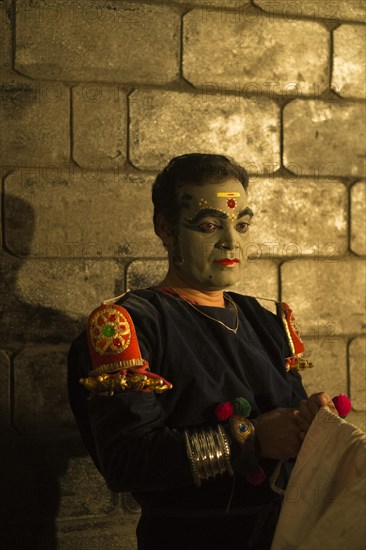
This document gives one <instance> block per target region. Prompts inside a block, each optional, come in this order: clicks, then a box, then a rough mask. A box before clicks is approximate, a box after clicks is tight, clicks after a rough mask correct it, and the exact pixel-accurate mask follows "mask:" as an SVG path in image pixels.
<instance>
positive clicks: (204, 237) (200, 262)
mask: <svg viewBox="0 0 366 550" xmlns="http://www.w3.org/2000/svg"><path fill="white" fill-rule="evenodd" d="M180 198H181V213H180V218H179V226H178V235H177V239H176V240H177V242H178V243H179V254H177V252H178V251H175V254H173V265H174V269H175V271H176V272H177V273H179V275H180V277H181V278H182V279H183V280H184V281H185V282H186V283H187V284H189V285H191V286H192V287H193V288H197V289H198V290H221V289H224V288H226V287H228V286H232V285H233V284H235V283H236V282H237V281H238V280H239V278H240V274H241V268H242V264H243V258H244V255H243V247H244V245H245V244H246V243H247V242H248V239H249V238H248V228H249V224H250V220H251V218H252V215H253V213H252V211H251V210H250V208H249V206H248V196H247V193H246V191H245V190H244V188H243V186H242V184H241V183H240V182H239V181H238V180H235V179H229V180H226V181H224V182H222V183H208V184H206V185H203V186H202V187H198V186H196V185H186V186H185V187H184V189H183V190H182V192H181V197H180ZM178 256H179V260H180V261H179V262H174V257H178Z"/></svg>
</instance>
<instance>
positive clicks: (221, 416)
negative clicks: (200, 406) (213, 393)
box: [215, 401, 234, 422]
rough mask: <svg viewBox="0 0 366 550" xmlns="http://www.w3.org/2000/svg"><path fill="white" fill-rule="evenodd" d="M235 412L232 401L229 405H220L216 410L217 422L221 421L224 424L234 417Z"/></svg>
mask: <svg viewBox="0 0 366 550" xmlns="http://www.w3.org/2000/svg"><path fill="white" fill-rule="evenodd" d="M233 412H234V409H233V406H232V404H231V403H230V401H228V402H227V403H220V404H219V405H217V407H216V409H215V415H216V418H217V420H220V422H224V421H225V420H227V419H228V418H230V416H232V415H233Z"/></svg>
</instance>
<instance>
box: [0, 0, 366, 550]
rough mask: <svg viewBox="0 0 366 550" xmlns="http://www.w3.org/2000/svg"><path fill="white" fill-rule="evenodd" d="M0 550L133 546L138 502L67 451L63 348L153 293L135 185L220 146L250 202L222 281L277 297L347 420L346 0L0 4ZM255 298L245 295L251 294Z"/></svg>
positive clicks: (352, 214) (349, 176) (142, 190)
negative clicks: (343, 405)
mask: <svg viewBox="0 0 366 550" xmlns="http://www.w3.org/2000/svg"><path fill="white" fill-rule="evenodd" d="M0 9H1V27H2V32H1V35H0V45H1V63H0V71H1V98H0V99H1V108H0V119H1V129H2V136H1V143H0V155H1V176H2V193H1V243H2V249H1V280H0V296H1V318H0V323H1V324H0V329H1V350H0V430H1V449H2V450H1V459H2V468H1V474H0V484H1V485H0V486H1V495H2V498H1V505H0V507H1V513H0V531H1V537H2V538H1V548H2V549H4V550H17V549H20V550H23V549H24V550H30V549H35V550H54V549H56V548H57V549H60V550H75V549H77V550H82V549H84V548H85V549H86V548H87V549H88V550H98V549H99V548H102V547H103V548H104V547H105V546H106V545H107V546H108V547H109V548H111V550H112V549H123V550H129V549H131V550H132V549H134V548H135V541H134V529H135V525H136V522H137V519H138V509H137V508H136V504H135V503H134V501H133V500H132V499H131V498H130V496H129V495H127V494H126V495H125V494H122V495H117V494H112V493H111V492H110V491H108V490H107V489H106V488H105V485H104V482H103V480H102V478H101V477H100V475H99V474H98V472H97V471H96V470H95V468H94V467H93V465H92V463H91V461H90V459H89V458H88V457H87V456H86V454H85V450H84V449H83V446H82V444H81V442H80V439H79V437H78V434H77V432H76V429H75V425H74V421H73V418H72V415H71V414H70V411H69V408H68V402H67V394H66V385H65V381H66V355H67V350H68V347H69V345H70V342H71V340H72V339H73V338H74V337H75V336H76V335H77V334H78V333H79V332H80V331H81V330H82V328H83V327H84V325H85V319H86V316H87V314H88V312H90V311H91V309H93V308H94V307H95V306H97V305H98V304H99V303H100V301H101V300H102V299H104V298H107V297H111V296H114V295H117V294H120V293H121V292H123V291H125V290H126V289H129V288H136V287H143V286H147V285H151V284H154V283H156V282H158V281H159V279H160V278H161V277H162V275H163V274H164V270H165V269H166V259H165V254H164V250H163V248H162V246H161V244H160V243H159V241H158V239H157V238H156V237H155V235H154V233H153V229H152V223H151V216H152V207H151V204H150V187H151V183H152V181H153V179H154V176H155V175H156V173H157V172H158V170H159V169H160V168H161V167H162V166H163V165H164V163H165V162H166V161H167V160H168V159H169V158H170V157H171V156H172V155H178V154H182V153H186V152H192V151H201V152H216V153H226V154H229V155H232V156H233V157H235V158H236V159H237V160H238V161H239V162H242V163H243V164H244V165H245V166H246V167H247V169H248V171H249V173H250V175H251V201H252V206H253V210H254V211H255V218H254V223H253V226H252V228H251V231H252V234H251V237H252V238H251V242H250V245H249V246H248V262H247V266H246V272H245V276H244V277H243V280H242V281H241V282H240V284H239V285H238V287H237V290H238V291H240V292H242V293H246V294H251V295H255V296H260V297H269V298H273V299H283V300H285V301H287V302H289V303H290V304H291V306H292V308H293V310H294V311H295V313H296V318H297V321H298V324H299V326H300V329H301V333H302V335H303V337H304V340H305V343H306V346H307V355H308V356H309V357H310V359H312V360H313V362H314V364H315V367H314V369H313V370H312V371H308V372H305V373H304V380H305V384H306V386H307V388H308V390H309V392H312V391H319V390H323V389H324V390H327V391H329V392H330V393H331V394H337V393H339V392H344V393H348V394H349V395H350V396H351V398H352V401H353V411H352V413H351V415H350V419H351V421H352V422H354V423H355V424H357V425H359V426H360V427H362V428H363V429H364V428H365V339H364V336H363V331H364V328H365V321H364V303H365V302H364V298H365V296H364V283H365V247H366V239H365V233H366V231H365V230H366V227H365V217H364V204H365V162H364V161H365V159H364V150H365V106H364V99H365V81H366V78H365V61H364V59H365V57H364V55H363V54H364V50H365V39H366V25H365V23H366V4H365V3H364V1H363V0H333V1H327V0H302V2H300V1H298V2H297V1H292V0H291V1H289V0H251V1H238V0H226V1H224V0H213V1H205V0H201V1H200V0H171V1H169V2H168V1H158V0H150V1H145V2H142V1H129V0H125V1H122V0H99V1H98V2H97V1H94V0H1V1H0ZM263 303H264V302H263Z"/></svg>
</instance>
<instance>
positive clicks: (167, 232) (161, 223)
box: [155, 213, 174, 248]
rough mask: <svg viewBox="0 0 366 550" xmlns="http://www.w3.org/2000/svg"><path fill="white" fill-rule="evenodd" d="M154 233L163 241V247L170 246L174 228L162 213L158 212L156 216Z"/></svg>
mask: <svg viewBox="0 0 366 550" xmlns="http://www.w3.org/2000/svg"><path fill="white" fill-rule="evenodd" d="M155 233H156V234H157V236H158V237H160V239H161V240H162V241H163V245H164V246H165V248H170V247H171V246H172V245H173V242H174V230H173V226H172V224H171V222H170V221H168V220H167V219H166V217H165V216H164V214H161V213H159V214H158V215H157V217H156V223H155Z"/></svg>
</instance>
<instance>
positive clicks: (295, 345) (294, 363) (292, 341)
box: [276, 302, 313, 371]
mask: <svg viewBox="0 0 366 550" xmlns="http://www.w3.org/2000/svg"><path fill="white" fill-rule="evenodd" d="M276 310H277V315H278V316H279V317H280V319H281V321H282V324H283V327H284V329H285V333H286V336H287V340H288V343H289V346H290V350H291V356H290V357H287V358H286V370H287V371H290V370H297V371H302V370H304V369H309V368H312V366H313V364H312V363H311V362H310V361H307V360H306V359H303V358H302V356H303V354H304V351H305V346H304V342H303V341H302V340H301V337H300V332H299V329H298V328H297V326H296V323H295V318H294V315H293V313H292V309H291V308H290V306H289V305H288V304H286V303H285V302H276Z"/></svg>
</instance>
